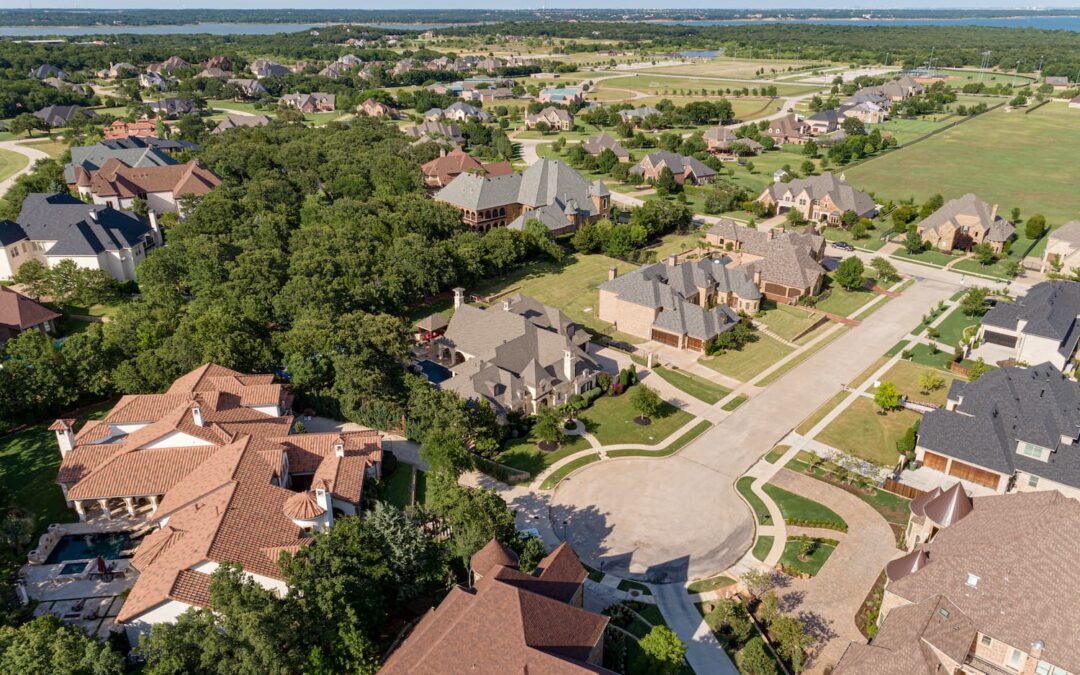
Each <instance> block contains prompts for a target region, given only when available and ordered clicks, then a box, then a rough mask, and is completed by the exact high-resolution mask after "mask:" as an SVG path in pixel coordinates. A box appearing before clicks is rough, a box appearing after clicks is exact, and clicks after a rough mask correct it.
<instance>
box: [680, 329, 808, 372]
mask: <svg viewBox="0 0 1080 675" xmlns="http://www.w3.org/2000/svg"><path fill="white" fill-rule="evenodd" d="M757 337H758V339H757V340H756V341H754V342H751V343H749V344H747V345H745V346H744V347H743V348H742V349H740V350H737V351H736V350H729V351H728V352H726V353H724V354H721V355H719V356H702V357H701V359H700V362H701V363H702V364H703V365H705V366H708V367H709V368H712V369H713V370H715V371H716V372H718V373H721V374H723V375H727V376H728V377H733V378H735V379H736V380H740V381H742V382H748V381H750V380H752V379H753V378H754V377H755V376H756V375H757V374H758V373H760V372H761V371H763V370H765V369H766V368H768V367H769V366H771V365H773V364H774V363H776V362H777V361H779V360H780V359H782V358H784V357H785V356H787V355H788V354H790V353H791V352H793V351H795V350H794V349H793V348H791V347H789V346H787V345H785V344H784V343H782V342H780V341H778V340H774V339H772V338H771V337H769V336H768V335H763V334H761V333H758V334H757Z"/></svg>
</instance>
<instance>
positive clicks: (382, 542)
mask: <svg viewBox="0 0 1080 675" xmlns="http://www.w3.org/2000/svg"><path fill="white" fill-rule="evenodd" d="M364 526H365V527H366V528H368V529H370V530H371V532H372V535H373V538H374V539H375V540H376V541H377V542H378V544H379V549H380V550H381V552H382V554H383V558H384V559H385V560H386V562H387V563H389V566H390V570H391V574H392V575H393V577H394V583H393V584H391V586H390V587H391V588H393V590H394V592H395V594H396V596H397V601H398V602H402V601H405V600H409V599H411V598H415V597H417V596H419V595H421V594H423V593H425V592H426V591H428V590H430V589H432V588H435V587H437V586H439V585H440V584H442V583H444V582H445V581H446V580H447V578H448V576H449V569H448V567H447V566H446V561H445V560H444V558H443V555H442V550H441V548H440V547H439V545H438V544H437V543H436V541H435V540H434V539H433V538H432V537H431V536H429V535H428V534H426V533H425V532H424V531H423V530H421V529H420V528H419V527H417V526H416V525H414V524H413V523H412V522H411V521H410V520H409V519H408V518H407V517H406V516H405V512H404V511H402V510H401V509H398V508H396V507H394V506H392V505H390V504H387V503H386V502H383V501H379V502H376V503H375V508H374V509H373V510H372V511H371V512H369V514H368V515H367V517H366V520H365V522H364Z"/></svg>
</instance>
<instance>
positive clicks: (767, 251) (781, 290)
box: [705, 218, 825, 305]
mask: <svg viewBox="0 0 1080 675" xmlns="http://www.w3.org/2000/svg"><path fill="white" fill-rule="evenodd" d="M705 241H706V242H707V243H708V244H709V245H711V246H715V247H717V248H719V249H722V250H723V251H724V252H725V255H727V256H729V257H730V258H731V259H732V262H733V264H734V266H736V267H739V268H744V269H745V270H746V271H747V272H748V273H749V274H750V276H751V278H752V279H753V280H754V283H755V284H756V285H757V287H758V288H759V289H761V293H762V295H764V296H765V297H766V298H768V299H769V300H772V301H773V302H782V303H785V304H789V305H794V304H796V303H798V302H799V300H800V299H802V298H804V297H807V296H811V295H817V294H818V293H820V292H821V289H822V287H823V286H824V283H825V268H824V267H822V265H821V261H822V260H824V258H825V237H823V236H821V235H820V234H818V232H817V231H816V230H815V229H814V228H813V226H810V227H809V228H807V229H806V231H805V232H785V231H784V230H783V229H777V228H771V229H768V230H756V229H753V228H750V227H747V226H745V225H743V224H741V223H737V222H735V221H734V220H731V219H730V218H721V219H720V220H719V221H718V222H717V223H716V224H715V225H713V226H712V227H711V228H709V230H708V232H706V233H705Z"/></svg>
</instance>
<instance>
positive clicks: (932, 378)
mask: <svg viewBox="0 0 1080 675" xmlns="http://www.w3.org/2000/svg"><path fill="white" fill-rule="evenodd" d="M944 386H945V378H944V377H942V376H940V375H938V374H937V373H935V372H934V371H932V370H924V371H922V372H921V373H919V389H920V391H922V393H924V394H929V393H930V392H932V391H937V390H938V389H941V388H942V387H944Z"/></svg>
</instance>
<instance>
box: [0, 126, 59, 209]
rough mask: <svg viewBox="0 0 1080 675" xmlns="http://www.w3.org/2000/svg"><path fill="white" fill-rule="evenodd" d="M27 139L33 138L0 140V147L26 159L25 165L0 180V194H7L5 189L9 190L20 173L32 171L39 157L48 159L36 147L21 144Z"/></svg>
mask: <svg viewBox="0 0 1080 675" xmlns="http://www.w3.org/2000/svg"><path fill="white" fill-rule="evenodd" d="M27 140H30V141H32V140H33V139H32V138H31V139H20V140H18V141H14V140H12V141H3V142H0V149H4V150H9V151H11V152H14V153H18V154H20V155H23V156H24V157H26V159H27V162H26V166H24V167H23V168H21V169H19V170H18V171H16V172H15V173H13V174H11V175H10V176H8V177H7V178H5V179H4V180H0V196H2V195H6V194H7V191H8V190H10V189H11V186H12V185H14V184H15V180H16V179H17V178H18V177H19V176H21V175H23V174H25V173H30V172H31V171H33V169H34V164H35V163H36V162H37V161H38V160H39V159H48V158H49V155H47V154H46V153H44V152H42V151H41V150H38V149H37V148H35V147H33V146H32V145H23V143H24V142H25V141H27Z"/></svg>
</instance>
